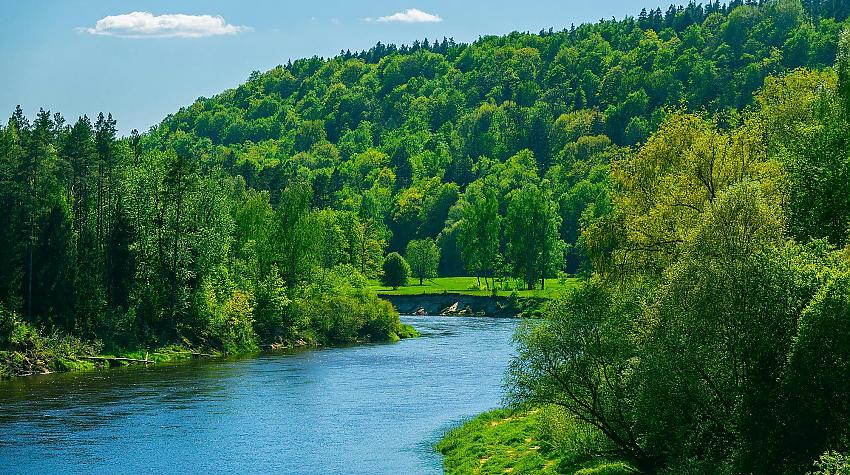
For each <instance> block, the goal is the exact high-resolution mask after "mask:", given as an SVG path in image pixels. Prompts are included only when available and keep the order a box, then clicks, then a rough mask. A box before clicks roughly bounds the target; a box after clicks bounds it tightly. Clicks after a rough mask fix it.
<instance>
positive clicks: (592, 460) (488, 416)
mask: <svg viewBox="0 0 850 475" xmlns="http://www.w3.org/2000/svg"><path fill="white" fill-rule="evenodd" d="M604 440H605V439H604V438H603V437H602V435H601V434H600V433H599V432H598V431H597V430H595V429H593V428H591V427H588V426H585V425H583V424H580V423H578V422H576V421H575V420H573V419H572V418H570V417H569V416H567V415H566V414H565V413H564V412H563V411H561V410H560V409H558V408H555V407H539V408H533V409H526V410H510V409H499V410H495V411H491V412H486V413H484V414H481V415H479V416H478V417H476V418H474V419H472V420H470V421H468V422H466V423H465V424H463V425H462V426H460V427H458V428H456V429H454V430H452V431H451V432H449V433H448V434H446V435H445V437H444V438H443V439H442V440H441V441H440V442H439V443H438V444H437V446H436V448H437V450H438V451H439V452H440V453H442V454H443V456H444V459H443V468H444V469H445V473H447V474H449V475H452V474H458V475H460V474H482V475H484V474H504V473H516V474H519V473H522V474H550V473H551V474H555V473H575V474H581V475H625V474H630V473H634V472H633V470H631V468H630V467H629V466H628V465H626V464H624V463H622V462H619V461H616V460H608V459H605V458H602V457H598V456H595V455H593V454H594V453H600V452H603V451H604V450H605V448H606V447H605V445H604V444H605V441H604Z"/></svg>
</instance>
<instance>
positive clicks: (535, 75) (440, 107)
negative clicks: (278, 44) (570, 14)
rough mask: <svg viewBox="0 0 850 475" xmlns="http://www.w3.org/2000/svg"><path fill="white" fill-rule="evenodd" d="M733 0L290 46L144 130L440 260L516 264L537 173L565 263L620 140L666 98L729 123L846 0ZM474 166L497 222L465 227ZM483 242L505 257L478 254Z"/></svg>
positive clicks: (476, 269)
mask: <svg viewBox="0 0 850 475" xmlns="http://www.w3.org/2000/svg"><path fill="white" fill-rule="evenodd" d="M742 3H743V2H740V1H738V2H732V3H731V4H729V5H725V4H722V5H721V4H719V3H711V2H709V4H708V5H701V4H696V3H691V4H689V5H688V6H687V7H670V9H668V10H667V11H666V12H662V11H661V10H654V11H649V12H647V11H646V10H644V11H642V12H641V13H640V14H639V15H638V16H637V17H626V18H625V19H624V20H621V21H614V20H605V21H600V22H598V23H594V24H584V25H580V26H577V27H575V26H574V27H571V28H569V29H565V30H562V31H557V32H553V31H552V30H549V31H541V32H540V33H539V34H529V33H512V34H510V35H507V36H487V37H482V38H480V39H479V40H478V41H476V42H474V43H473V44H469V45H466V44H457V43H455V42H454V41H453V40H450V39H445V38H443V39H440V40H436V41H434V40H427V39H426V40H424V41H421V42H418V41H417V42H414V43H413V45H412V46H401V47H396V46H395V45H383V44H380V43H379V44H377V45H376V46H375V47H373V48H372V49H370V50H368V51H364V52H360V53H350V52H343V53H342V54H340V55H339V56H336V57H333V58H330V59H322V58H318V57H313V58H308V59H299V60H297V61H294V62H291V63H289V64H287V65H286V66H279V67H276V68H274V69H272V70H270V71H267V72H264V73H259V72H255V73H253V74H252V75H251V77H250V78H249V80H248V82H247V83H245V84H243V85H241V86H239V87H237V88H236V89H231V90H227V91H225V92H223V93H221V94H220V95H217V96H215V97H212V98H200V99H198V101H197V102H196V103H194V104H193V105H191V106H189V107H187V108H185V109H181V110H180V111H179V112H177V113H175V114H174V115H171V116H169V117H168V118H167V119H165V120H164V121H163V122H162V124H161V125H159V126H157V127H155V128H154V129H152V131H151V133H150V134H149V136H148V137H146V140H145V143H146V144H148V146H149V147H167V146H170V145H169V144H171V143H174V142H180V143H181V144H183V146H188V147H190V148H191V149H192V154H193V155H194V156H197V157H204V158H203V160H204V163H213V164H221V165H223V166H224V167H225V169H226V170H228V171H229V173H231V174H235V175H242V176H243V177H245V180H246V181H247V184H248V185H249V186H251V187H255V188H258V189H265V190H270V191H271V200H272V203H273V204H276V203H277V192H278V190H280V189H282V188H285V186H286V184H287V183H289V182H291V181H293V180H298V181H306V182H309V183H310V184H311V185H312V206H314V207H316V208H324V207H331V208H336V209H343V210H351V211H354V212H357V213H358V214H359V215H360V216H361V217H368V218H371V219H373V220H374V221H375V222H377V223H378V224H379V225H381V226H385V229H384V232H385V237H386V238H387V239H388V245H389V250H390V251H393V250H397V251H403V249H404V247H405V245H406V244H407V243H408V241H410V240H411V239H416V238H434V239H438V242H439V244H440V246H441V248H442V251H443V259H442V262H441V271H442V272H443V273H454V274H461V273H478V274H482V275H487V274H488V273H490V274H492V273H494V272H497V271H498V269H493V267H494V266H497V267H500V268H501V269H502V270H504V269H507V268H515V267H516V265H517V263H516V262H515V261H516V259H517V257H516V256H514V257H511V252H512V250H511V248H512V243H511V239H510V237H508V236H509V235H510V233H511V223H510V219H509V218H510V217H509V216H508V215H509V214H510V213H509V209H508V208H510V206H509V201H510V199H509V198H510V197H511V193H510V192H511V191H513V190H519V189H522V188H523V185H524V184H529V185H530V186H532V187H540V188H541V190H540V193H539V194H541V195H542V196H543V197H544V200H543V201H545V202H541V203H536V204H535V203H530V204H528V205H529V206H538V207H539V206H543V207H544V208H547V210H548V208H552V209H551V212H552V213H555V214H557V216H554V217H553V218H554V220H555V221H556V222H555V223H554V225H553V226H554V227H555V229H556V231H557V232H556V233H555V235H553V236H551V239H552V241H553V242H552V243H551V246H550V248H551V249H558V250H561V249H563V248H564V244H566V248H567V249H568V251H569V252H568V254H569V265H568V267H567V270H568V271H571V272H573V271H576V270H577V268H578V267H579V266H580V265H581V262H582V256H581V255H582V252H581V249H580V246H578V247H577V246H576V243H577V241H578V240H579V229H580V227H581V224H580V220H581V216H582V214H583V213H585V212H586V210H588V209H590V211H588V212H589V213H590V215H591V216H586V218H588V219H589V218H590V217H592V215H593V214H599V213H604V212H605V209H606V208H607V206H608V204H607V203H608V200H607V198H606V195H605V192H604V185H603V183H602V182H604V181H605V180H606V177H607V173H606V172H605V169H606V165H607V163H608V161H609V158H610V157H612V156H616V155H617V154H619V153H620V152H621V150H620V147H626V146H632V145H635V144H638V143H641V142H643V141H645V140H646V138H647V137H648V136H649V135H650V134H651V133H653V132H654V131H655V130H656V129H657V127H658V125H659V124H660V122H661V121H662V119H663V118H664V116H665V114H666V113H667V112H669V110H670V109H678V108H685V109H687V110H691V111H702V110H705V111H708V112H710V113H712V114H715V113H716V114H717V116H718V117H719V118H720V122H721V124H727V125H733V124H734V123H735V122H736V121H737V120H738V119H737V118H738V117H739V115H738V111H740V110H741V109H742V108H743V107H746V106H747V105H748V104H750V103H751V102H752V100H753V93H754V91H756V90H757V89H758V88H760V87H761V86H762V84H763V82H764V79H765V77H767V76H769V75H777V74H782V73H783V71H788V70H791V69H794V68H799V67H806V68H814V69H818V68H824V67H831V65H832V64H833V62H834V61H835V56H836V44H837V39H838V34H839V32H840V30H841V28H842V21H843V20H844V19H845V18H846V16H847V10H848V8H847V5H846V4H845V2H814V1H807V2H800V1H799V0H774V1H770V2H764V3H763V4H761V3H762V2H758V3H759V4H756V3H755V2H747V4H746V5H742ZM751 3H752V4H751ZM544 179H545V180H544ZM485 182H486V183H490V182H492V183H494V184H495V187H493V188H494V189H495V190H496V192H495V199H497V200H498V206H499V215H500V216H501V217H503V218H505V220H503V222H502V223H501V226H502V230H501V232H499V231H496V230H494V231H492V232H490V233H488V232H485V233H484V234H483V236H484V237H483V238H481V237H480V235H479V238H476V237H475V236H463V235H462V233H463V229H459V228H458V227H457V226H455V224H456V223H458V222H459V221H461V219H460V217H461V214H462V211H463V209H464V208H465V205H466V204H468V203H469V202H471V201H475V200H479V201H482V200H484V198H485V197H484V195H482V194H481V193H480V192H481V190H482V189H485V188H488V189H489V188H491V187H489V186H483V185H484V183H485ZM468 187H469V188H468ZM467 190H471V191H467ZM465 192H466V193H465ZM535 193H536V192H535ZM479 195H480V196H479ZM550 204H551V206H550ZM517 206H520V204H517ZM547 210H544V211H547ZM547 212H548V211H547ZM467 222H469V220H467ZM522 228H523V225H521V224H517V225H516V226H514V230H515V231H516V232H518V233H521V232H522ZM470 231H472V230H470ZM473 234H476V232H474V233H473ZM539 234H540V235H541V236H543V235H547V230H546V229H541V230H540V233H539ZM481 239H490V240H495V241H500V242H495V243H492V244H491V245H489V247H488V246H486V245H482V243H481V242H480V241H481ZM458 240H460V242H459V241H458ZM523 246H525V245H523ZM514 247H516V246H514ZM544 247H545V246H544ZM482 248H486V249H487V250H486V251H484V253H485V254H492V255H496V254H500V255H502V256H503V257H504V259H503V260H504V261H505V262H501V261H500V262H499V263H482V262H480V261H481V258H480V256H479V254H480V252H477V251H476V250H475V249H482ZM558 261H559V262H558V264H557V265H554V264H553V266H554V267H558V266H559V265H560V261H561V260H560V259H559V260H558ZM511 263H513V264H511ZM514 270H515V269H514ZM545 271H546V272H548V270H545ZM540 272H544V270H541V271H540ZM522 273H523V272H520V274H522ZM535 273H539V272H528V271H527V272H524V274H535Z"/></svg>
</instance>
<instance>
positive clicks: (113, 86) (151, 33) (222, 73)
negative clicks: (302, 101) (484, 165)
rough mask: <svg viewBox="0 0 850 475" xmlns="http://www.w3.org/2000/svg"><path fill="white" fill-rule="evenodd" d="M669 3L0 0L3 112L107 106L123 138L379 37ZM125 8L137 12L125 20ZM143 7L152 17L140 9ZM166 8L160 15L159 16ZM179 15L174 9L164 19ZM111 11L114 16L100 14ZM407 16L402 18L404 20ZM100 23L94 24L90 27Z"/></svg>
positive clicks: (527, 26) (398, 38) (525, 25)
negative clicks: (263, 76) (289, 67)
mask: <svg viewBox="0 0 850 475" xmlns="http://www.w3.org/2000/svg"><path fill="white" fill-rule="evenodd" d="M669 4H670V1H669V0H668V1H659V0H646V1H644V2H635V1H634V0H631V1H628V0H595V1H587V0H559V1H558V0H521V1H518V0H510V1H508V0H464V1H461V0H437V1H395V0H377V1H368V2H367V1H353V0H348V1H342V0H337V1H331V0H313V1H308V2H303V1H298V2H295V1H286V0H280V1H275V0H253V1H252V0H243V1H231V0H228V1H225V0H168V1H165V0H157V1H141V0H137V1H122V0H118V1H109V2H106V1H99V2H95V1H87V0H37V1H36V0H32V1H18V0H0V18H2V19H3V20H2V28H0V64H2V65H3V70H4V72H3V74H2V76H0V117H2V118H3V119H2V120H3V121H5V118H7V117H8V116H9V115H10V114H11V112H12V110H13V109H14V107H15V105H16V104H20V105H21V106H22V107H23V108H24V110H25V112H26V113H27V114H28V115H30V116H32V115H34V114H35V112H36V111H37V110H38V108H39V107H44V108H46V109H50V110H52V111H54V112H56V111H58V112H61V113H62V114H63V115H64V116H65V117H66V118H67V119H68V120H69V121H70V120H74V119H76V117H78V116H79V115H82V114H89V116H93V115H96V114H97V112H99V111H108V112H112V113H113V115H114V116H115V117H116V118H117V120H118V126H119V129H120V131H121V132H122V133H128V132H129V131H130V130H132V129H133V128H137V129H139V130H141V131H145V130H147V129H148V128H149V127H150V126H151V125H154V124H156V123H157V122H159V121H160V120H161V119H162V118H163V117H164V116H165V115H167V114H169V113H171V112H174V111H176V110H177V109H179V108H180V107H181V106H186V105H189V104H191V103H192V102H193V101H194V100H195V99H196V98H198V97H200V96H212V95H214V94H216V93H218V92H220V91H222V90H224V89H227V88H230V87H234V86H236V85H238V84H239V83H241V82H244V81H245V80H246V78H247V77H248V75H249V74H250V72H251V71H253V70H261V71H263V70H266V69H269V68H271V67H274V66H275V65H278V64H282V63H285V62H286V60H287V59H290V58H291V59H296V58H300V57H305V56H312V55H314V54H318V55H320V56H331V55H334V54H336V53H338V52H339V51H340V50H342V49H351V50H352V51H354V50H360V49H365V48H369V47H370V46H372V45H374V44H375V43H376V42H377V41H381V42H383V43H396V44H401V43H410V42H412V41H413V40H415V39H417V38H418V39H422V38H424V37H428V38H429V39H434V38H442V37H443V36H446V37H454V38H455V40H456V41H458V42H468V41H472V40H475V39H476V38H477V37H478V36H479V35H486V34H504V33H509V32H511V31H534V32H536V31H539V30H540V29H542V28H549V27H554V28H555V29H556V30H557V29H561V28H565V27H569V26H570V24H571V23H575V24H579V23H583V22H587V21H597V20H599V19H600V18H603V17H604V18H610V17H612V16H616V17H617V18H622V17H623V16H624V15H626V14H630V15H637V13H638V12H639V11H640V9H641V8H642V7H644V6H645V7H647V8H649V7H655V6H662V7H666V6H667V5H669ZM133 12H142V13H137V14H135V15H132V16H130V15H129V14H131V13H133ZM147 13H149V15H148V14H147ZM162 15H168V16H162ZM171 15H182V16H171ZM108 17H112V18H108ZM404 20H406V21H404ZM99 21H100V22H99Z"/></svg>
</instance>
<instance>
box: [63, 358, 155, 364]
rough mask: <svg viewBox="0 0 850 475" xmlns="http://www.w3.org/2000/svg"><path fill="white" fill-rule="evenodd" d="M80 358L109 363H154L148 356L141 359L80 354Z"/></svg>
mask: <svg viewBox="0 0 850 475" xmlns="http://www.w3.org/2000/svg"><path fill="white" fill-rule="evenodd" d="M79 358H80V359H81V360H95V361H107V362H109V363H112V362H116V363H144V364H148V363H153V361H152V360H149V359H147V358H146V359H143V360H140V359H138V358H119V357H113V356H80V357H79Z"/></svg>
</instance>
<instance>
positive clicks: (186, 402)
mask: <svg viewBox="0 0 850 475" xmlns="http://www.w3.org/2000/svg"><path fill="white" fill-rule="evenodd" d="M402 320H403V321H404V322H405V323H410V324H412V325H413V326H415V327H416V328H417V329H418V330H419V331H420V332H421V333H422V337H420V338H415V339H411V340H404V341H401V342H399V343H393V344H380V345H378V344H375V345H364V346H353V347H346V348H327V349H319V350H308V351H300V352H296V353H294V354H269V355H263V356H260V357H256V358H243V359H230V360H209V361H197V362H190V363H182V364H175V365H165V366H157V367H150V368H141V367H132V368H118V369H112V370H103V371H93V372H84V373H68V374H56V375H46V376H36V377H30V378H23V379H18V380H14V381H11V382H0V473H22V474H24V473H26V474H36V473H109V474H119V473H175V472H179V473H186V472H192V473H198V472H203V473H228V472H236V471H238V472H243V473H258V472H263V473H268V472H274V473H286V474H301V473H305V474H307V473H311V474H312V473H358V474H359V473H362V474H371V473H392V474H419V473H423V474H427V473H440V472H441V463H442V461H441V457H440V455H439V454H437V453H435V452H434V450H433V448H432V446H433V444H434V443H435V442H437V441H438V440H439V438H440V436H441V434H443V433H444V432H445V431H446V430H447V429H449V428H451V427H452V426H454V425H456V424H457V423H459V422H460V421H462V420H464V419H465V418H468V417H471V416H473V415H475V414H477V413H479V412H483V411H486V410H488V409H491V408H494V407H496V406H498V405H499V403H500V402H501V399H502V395H503V389H502V381H503V378H504V374H505V370H506V369H507V364H508V361H509V359H510V355H511V353H512V351H513V350H512V345H511V335H512V333H513V330H514V329H515V327H516V321H515V320H507V319H478V318H450V317H402Z"/></svg>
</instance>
